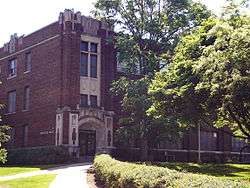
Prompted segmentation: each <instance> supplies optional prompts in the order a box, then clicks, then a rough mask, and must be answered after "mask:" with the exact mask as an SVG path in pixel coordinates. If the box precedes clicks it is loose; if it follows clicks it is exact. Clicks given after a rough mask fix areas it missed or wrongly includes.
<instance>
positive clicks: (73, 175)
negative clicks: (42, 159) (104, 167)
mask: <svg viewBox="0 0 250 188" xmlns="http://www.w3.org/2000/svg"><path fill="white" fill-rule="evenodd" d="M90 167H91V163H78V164H72V165H64V166H61V167H56V168H51V169H47V170H40V171H34V172H27V173H21V174H16V175H11V176H2V177H0V180H2V181H4V180H13V179H17V178H26V177H31V176H37V175H45V174H57V176H56V178H55V180H54V181H53V182H52V183H51V185H50V188H70V187H74V188H88V185H87V170H88V169H89V168H90Z"/></svg>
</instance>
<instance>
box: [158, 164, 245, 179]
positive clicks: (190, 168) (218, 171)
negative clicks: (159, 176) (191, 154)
mask: <svg viewBox="0 0 250 188" xmlns="http://www.w3.org/2000/svg"><path fill="white" fill-rule="evenodd" d="M155 164H156V165H157V166H162V167H167V168H169V169H175V170H177V171H185V172H191V173H199V174H206V175H211V176H216V177H220V178H228V179H238V180H247V181H249V182H250V164H196V163H155Z"/></svg>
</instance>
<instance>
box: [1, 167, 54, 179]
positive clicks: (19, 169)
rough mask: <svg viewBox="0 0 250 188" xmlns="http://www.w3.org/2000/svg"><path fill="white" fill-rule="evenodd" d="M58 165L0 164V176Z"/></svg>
mask: <svg viewBox="0 0 250 188" xmlns="http://www.w3.org/2000/svg"><path fill="white" fill-rule="evenodd" d="M56 166H58V165H38V166H22V167H21V166H20V167H18V166H0V176H8V175H15V174H19V173H23V172H31V171H36V170H44V169H48V168H53V167H56Z"/></svg>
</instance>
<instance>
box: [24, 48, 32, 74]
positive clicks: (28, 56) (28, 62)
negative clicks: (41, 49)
mask: <svg viewBox="0 0 250 188" xmlns="http://www.w3.org/2000/svg"><path fill="white" fill-rule="evenodd" d="M31 62H32V56H31V52H30V51H29V52H26V53H25V62H24V74H26V73H29V72H31Z"/></svg>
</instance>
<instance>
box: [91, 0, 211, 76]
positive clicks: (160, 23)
mask: <svg viewBox="0 0 250 188" xmlns="http://www.w3.org/2000/svg"><path fill="white" fill-rule="evenodd" d="M95 8H96V10H95V11H94V14H95V16H96V17H99V18H101V19H104V20H105V21H107V22H108V23H109V24H110V25H111V26H113V27H114V28H115V31H116V36H115V46H116V49H117V51H119V62H120V63H121V64H122V65H123V68H124V69H125V71H127V73H135V72H137V71H139V72H140V73H141V74H144V75H148V74H151V75H152V74H154V72H156V71H159V70H160V68H161V63H160V62H162V61H164V62H169V61H170V60H171V54H172V52H173V49H174V47H175V46H176V44H177V42H178V40H179V36H180V35H181V34H183V33H185V32H187V31H189V30H190V29H191V28H194V27H196V26H197V25H199V24H200V23H201V22H202V21H203V20H204V19H206V18H207V17H209V16H210V12H209V11H207V10H206V9H205V7H204V6H202V5H201V4H199V3H192V2H191V1H190V0H98V1H97V3H96V4H95ZM163 54H164V56H163Z"/></svg>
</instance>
